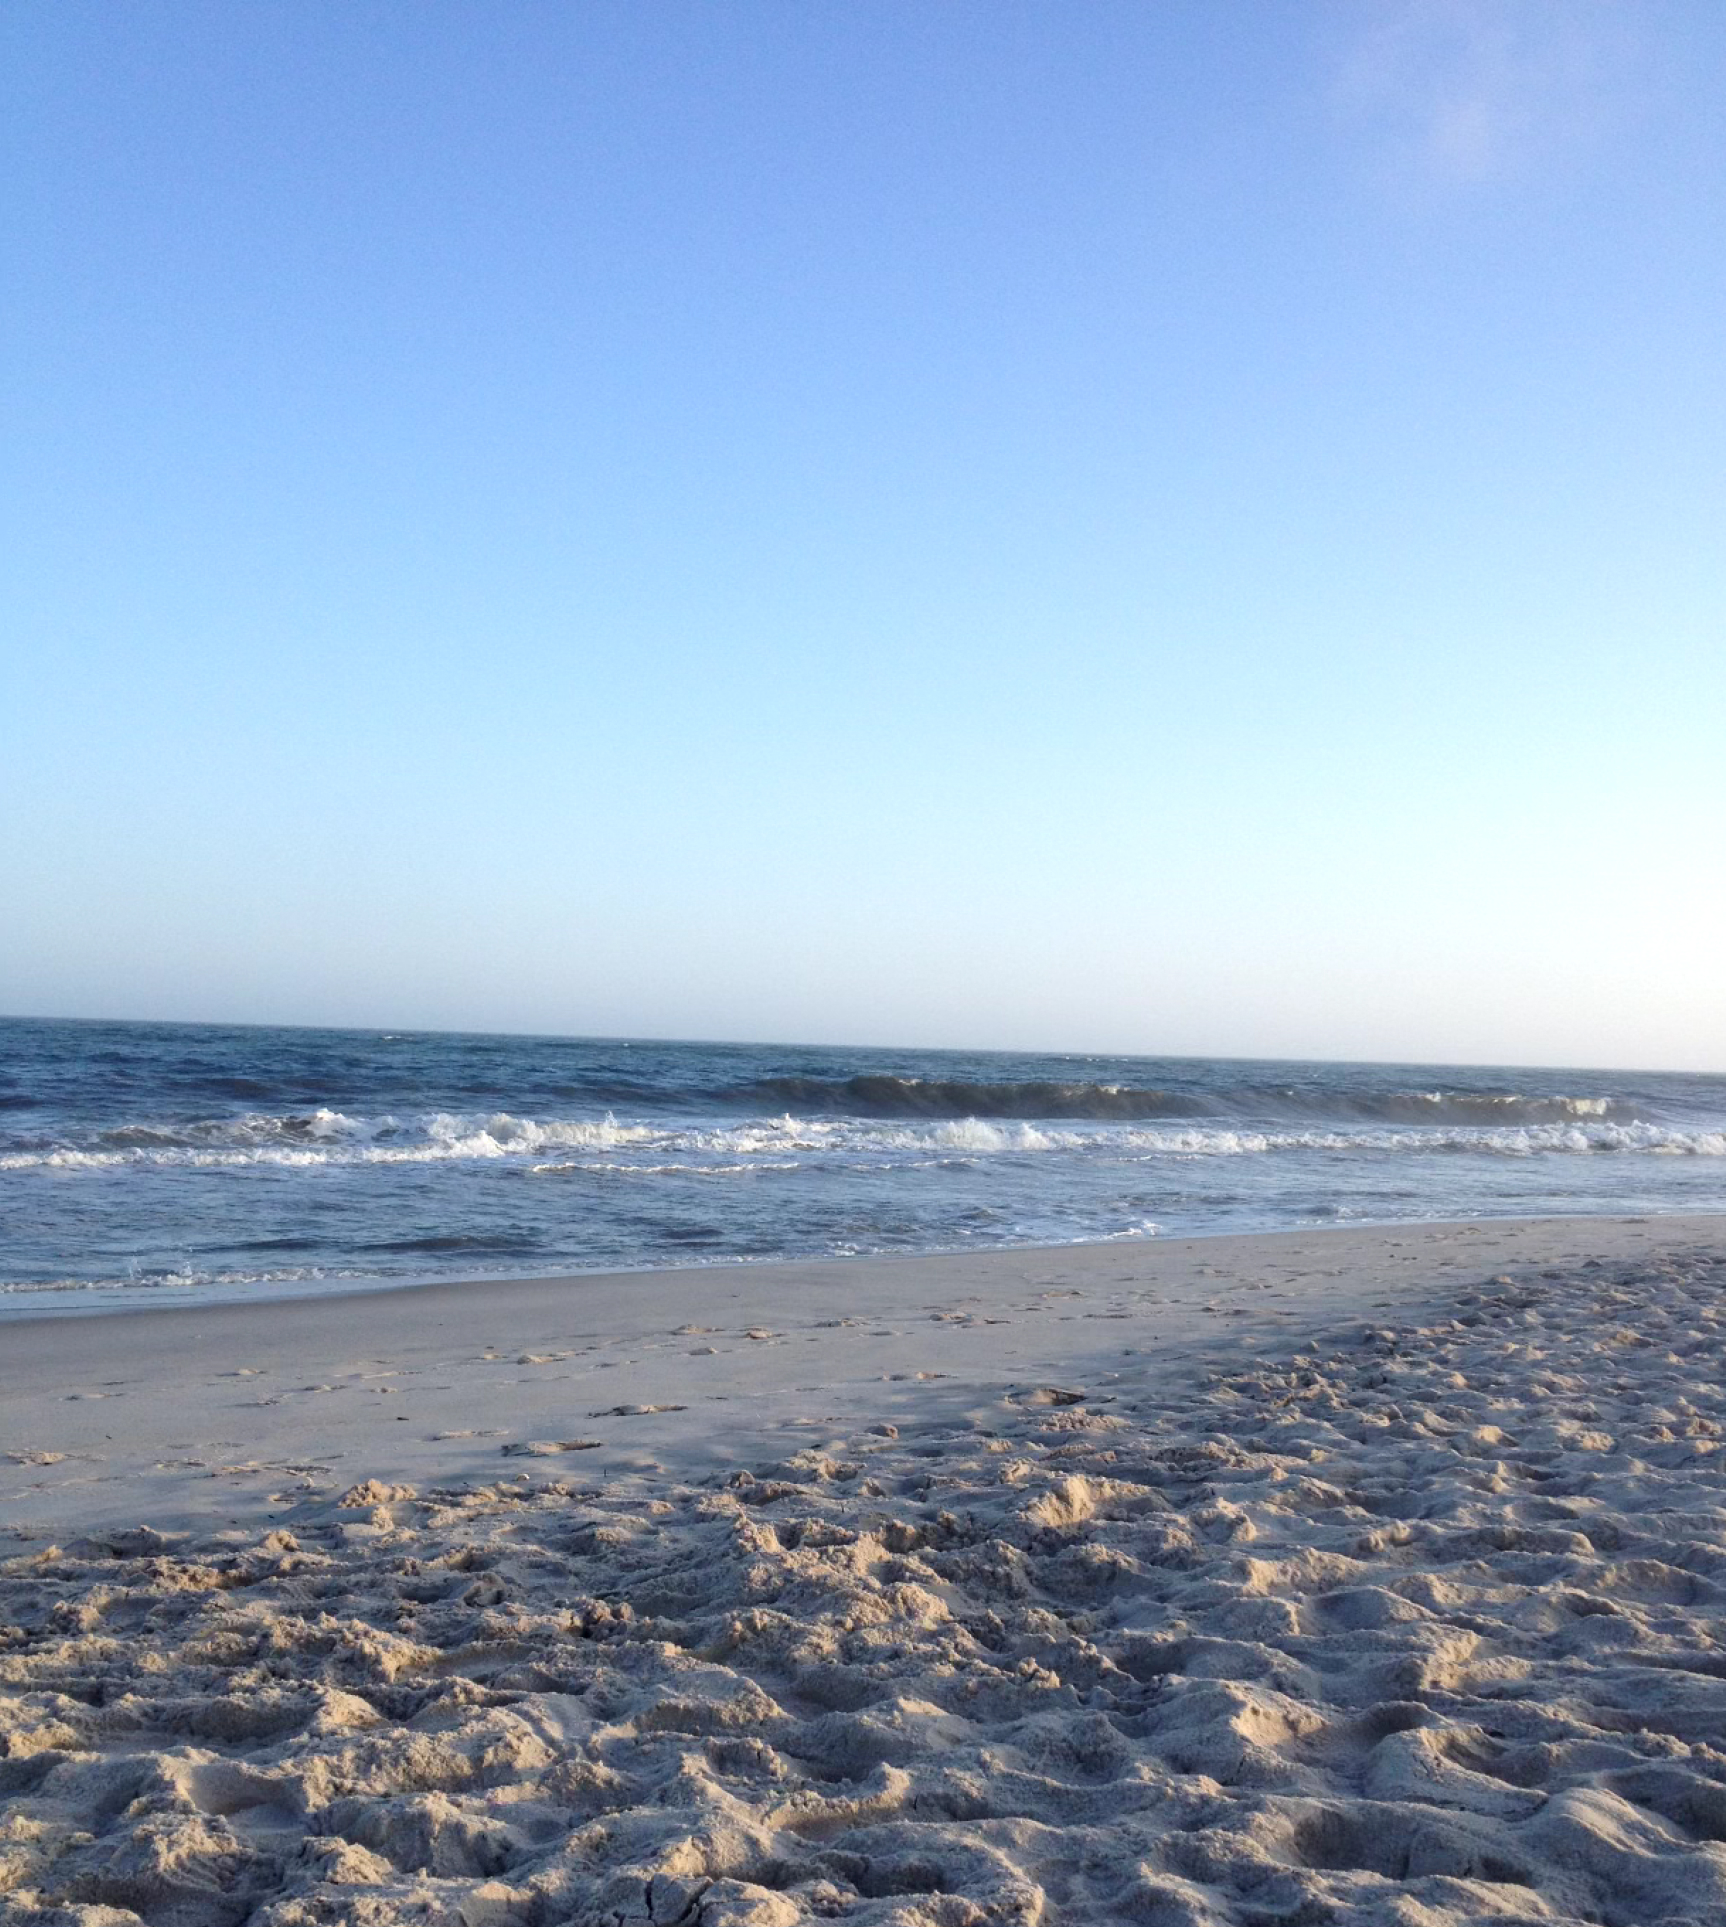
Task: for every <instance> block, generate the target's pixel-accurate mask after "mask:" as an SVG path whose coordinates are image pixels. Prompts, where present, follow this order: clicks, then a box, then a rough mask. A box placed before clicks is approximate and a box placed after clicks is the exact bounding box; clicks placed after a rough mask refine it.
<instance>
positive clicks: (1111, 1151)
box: [0, 1099, 1726, 1171]
mask: <svg viewBox="0 0 1726 1927" xmlns="http://www.w3.org/2000/svg"><path fill="white" fill-rule="evenodd" d="M1529 1101H1534V1100H1529ZM1543 1101H1544V1102H1547V1103H1556V1102H1558V1100H1556V1099H1551V1100H1543ZM1566 1101H1567V1102H1571V1103H1577V1104H1580V1103H1582V1102H1584V1101H1585V1100H1566ZM1444 1115H1445V1114H1444V1113H1442V1112H1435V1113H1433V1114H1431V1115H1430V1116H1429V1118H1428V1120H1426V1122H1425V1128H1421V1129H1413V1128H1409V1127H1408V1126H1407V1125H1401V1126H1380V1127H1378V1128H1371V1127H1368V1128H1359V1127H1357V1128H1354V1129H1325V1128H1318V1129H1314V1128H1310V1127H1308V1128H1303V1129H1278V1128H1275V1127H1267V1126H1262V1125H1254V1126H1247V1125H1227V1126H1221V1125H1211V1124H1196V1123H1193V1124H1185V1123H1183V1124H1176V1123H1173V1122H1171V1123H1167V1124H1159V1123H1156V1122H1155V1121H1152V1120H1145V1121H1136V1122H1135V1121H1128V1120H1112V1119H1109V1120H1106V1119H1097V1118H1093V1117H1089V1116H1083V1115H1077V1114H1076V1115H1075V1116H1074V1117H1072V1118H1070V1119H1068V1120H1067V1121H1066V1122H1065V1124H1064V1126H1056V1125H1048V1124H1041V1125H1040V1124H1034V1123H1032V1122H1030V1121H1029V1120H1026V1119H1020V1118H1010V1117H1006V1116H1001V1115H997V1116H995V1117H992V1118H991V1117H980V1116H976V1115H970V1116H965V1117H953V1118H948V1117H934V1118H922V1119H911V1118H905V1119H899V1120H889V1119H859V1118H834V1117H797V1116H793V1115H792V1114H791V1113H790V1112H786V1113H785V1114H783V1115H782V1116H779V1117H772V1118H754V1119H751V1120H749V1121H748V1122H740V1123H737V1124H728V1125H711V1126H697V1125H687V1126H671V1125H658V1124H641V1123H619V1122H618V1121H617V1119H616V1118H614V1117H604V1118H598V1119H594V1118H554V1119H549V1120H540V1119H535V1118H527V1117H516V1116H514V1115H512V1114H511V1113H509V1112H507V1111H499V1112H493V1113H491V1114H489V1115H486V1116H465V1115H460V1114H454V1113H449V1112H435V1113H433V1114H432V1115H430V1116H428V1117H422V1118H417V1119H405V1120H404V1119H400V1118H396V1117H393V1116H386V1117H381V1118H355V1117H349V1116H347V1115H345V1114H344V1113H342V1112H339V1111H327V1110H320V1111H313V1112H308V1113H292V1114H289V1115H285V1116H280V1117H272V1116H266V1115H262V1114H257V1113H253V1114H248V1115H247V1116H244V1117H239V1118H231V1119H225V1120H210V1121H206V1122H199V1123H191V1124H176V1125H134V1126H128V1127H126V1128H124V1129H120V1130H113V1131H106V1132H101V1133H98V1134H97V1135H96V1136H95V1137H94V1138H93V1140H92V1141H90V1142H88V1143H85V1144H75V1143H74V1144H67V1143H58V1144H41V1145H36V1146H32V1147H30V1148H28V1149H19V1150H14V1151H10V1152H7V1153H4V1154H0V1170H13V1171H18V1170H27V1169H32V1168H55V1169H60V1170H68V1171H70V1170H80V1169H86V1170H99V1169H105V1168H117V1167H123V1166H159V1167H164V1168H172V1167H180V1168H199V1167H220V1166H229V1167H240V1166H246V1165H276V1166H282V1167H290V1168H291V1167H311V1166H318V1165H389V1164H442V1163H474V1162H482V1161H487V1160H492V1161H495V1160H508V1161H515V1162H518V1163H521V1164H523V1165H524V1166H526V1167H528V1168H530V1169H534V1170H550V1169H554V1168H572V1167H573V1166H575V1165H579V1164H580V1163H581V1162H582V1161H583V1159H584V1157H585V1158H587V1159H595V1158H599V1157H601V1156H602V1155H604V1154H608V1153H616V1152H619V1151H624V1152H635V1153H637V1154H639V1155H642V1156H643V1157H644V1158H645V1159H646V1160H648V1162H646V1163H644V1164H643V1165H642V1166H641V1167H639V1168H658V1169H661V1170H668V1169H670V1168H671V1166H670V1165H669V1164H668V1163H667V1162H666V1160H667V1159H672V1160H684V1159H694V1160H697V1161H699V1162H700V1163H701V1164H702V1165H703V1167H704V1168H706V1169H708V1170H710V1171H711V1170H713V1169H715V1168H716V1164H717V1163H721V1162H723V1163H725V1164H728V1165H730V1166H731V1167H732V1168H734V1169H737V1170H746V1169H759V1168H764V1166H765V1163H766V1162H767V1161H773V1160H777V1161H779V1162H780V1163H783V1162H784V1160H786V1158H787V1157H788V1156H790V1157H793V1158H797V1157H809V1156H828V1157H852V1158H855V1157H859V1156H861V1157H875V1158H889V1159H894V1158H903V1157H904V1156H906V1155H909V1156H912V1157H927V1156H932V1155H934V1156H939V1155H947V1156H952V1155H960V1156H983V1157H988V1156H1000V1155H1006V1154H1014V1153H1019V1154H1030V1153H1042V1152H1051V1151H1066V1152H1072V1153H1080V1154H1092V1155H1099V1154H1100V1155H1114V1156H1119V1155H1122V1154H1127V1155H1133V1156H1138V1157H1159V1156H1161V1157H1181V1158H1202V1157H1243V1156H1254V1155H1264V1154H1269V1153H1277V1152H1294V1151H1309V1152H1321V1153H1323V1152H1331V1153H1369V1154H1370V1153H1385V1154H1404V1155H1408V1154H1417V1155H1418V1154H1422V1153H1425V1154H1431V1153H1434V1152H1446V1153H1468V1152H1472V1153H1475V1154H1478V1155H1485V1156H1500V1157H1534V1156H1539V1155H1542V1154H1579V1153H1582V1154H1586V1153H1612V1152H1618V1153H1652V1154H1660V1155H1666V1156H1690V1157H1726V1132H1722V1131H1710V1130H1680V1129H1676V1128H1673V1127H1669V1126H1666V1125H1659V1124H1650V1123H1643V1122H1635V1121H1633V1122H1628V1123H1619V1122H1615V1121H1613V1120H1611V1119H1610V1118H1608V1117H1605V1116H1603V1115H1602V1114H1601V1113H1600V1112H1599V1111H1598V1110H1596V1111H1580V1112H1578V1111H1573V1112H1570V1113H1568V1114H1566V1116H1565V1117H1564V1119H1563V1120H1562V1121H1553V1122H1548V1123H1530V1122H1522V1121H1516V1122H1512V1121H1510V1120H1512V1119H1520V1118H1521V1117H1522V1115H1523V1114H1522V1113H1521V1112H1520V1111H1517V1110H1515V1109H1509V1108H1507V1109H1506V1110H1505V1111H1503V1112H1501V1113H1497V1114H1496V1115H1498V1116H1500V1117H1501V1118H1503V1119H1504V1120H1505V1121H1503V1122H1499V1123H1497V1124H1493V1125H1480V1124H1464V1123H1458V1122H1444V1123H1440V1122H1438V1118H1439V1117H1442V1116H1444ZM1488 1115H1494V1114H1492V1113H1489V1114H1488ZM559 1154H561V1156H560V1155H559ZM740 1161H741V1162H740Z"/></svg>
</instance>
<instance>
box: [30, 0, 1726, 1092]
mask: <svg viewBox="0 0 1726 1927" xmlns="http://www.w3.org/2000/svg"><path fill="white" fill-rule="evenodd" d="M1723 97H1726V8H1722V7H1720V6H1719V5H1717V4H1716V0H1634V4H1632V3H1631V0H1370V3H1369V0H1313V3H1312V4H1308V3H1307V0H1231V4H1228V5H1219V4H1216V0H1158V4H1156V5H1147V4H1144V0H1131V3H1130V4H1120V3H1119V0H1087V3H1086V4H1085V5H1083V6H1077V7H1076V6H1072V5H1068V4H1064V3H1057V0H1047V3H1043V0H1038V3H1037V4H1024V3H1023V0H870V4H869V5H867V6H852V5H841V4H836V3H835V0H811V3H804V0H798V3H797V4H792V3H791V0H771V3H764V0H728V3H727V4H715V3H713V0H702V3H701V4H694V3H693V0H658V3H657V4H655V5H652V6H643V5H640V4H639V0H628V3H627V4H615V3H613V0H584V3H583V4H582V5H579V6H569V5H567V4H562V0H559V4H555V5H554V4H545V3H544V0H512V4H511V5H509V6H507V7H500V6H497V5H495V4H492V3H491V0H486V3H485V4H471V5H470V4H456V3H454V0H427V3H426V4H424V5H416V6H414V7H402V6H400V5H398V4H395V0H386V3H385V4H375V3H373V0H339V3H338V0H247V3H246V4H244V5H234V4H233V0H219V4H202V3H201V0H143V3H142V4H138V5H132V6H119V5H115V4H112V0H103V3H102V4H88V0H56V4H55V5H53V6H51V7H49V6H40V5H34V4H29V3H28V0H10V4H6V5H4V6H3V7H0V260H3V262H4V266H3V268H0V275H3V287H4V298H3V300H0V1010H4V1011H7V1012H10V1013H13V1014H20V1015H23V1014H41V1015H62V1016H109V1017H147V1018H186V1019H194V1020H196V1019H209V1020H221V1021H258V1022H290V1023H336V1024H343V1023H352V1024H360V1025H370V1024H385V1025H389V1026H393V1027H407V1026H423V1027H429V1028H477V1029H496V1030H523V1031H541V1032H574V1033H582V1034H598V1035H628V1036H673V1037H677V1036H682V1037H735V1038H751V1039H763V1040H806V1041H831V1042H852V1043H880V1044H905V1045H912V1044H921V1045H942V1044H952V1045H962V1046H972V1047H976V1046H993V1045H998V1046H1002V1047H1016V1048H1039V1047H1047V1048H1051V1049H1061V1050H1110V1051H1144V1052H1177V1053H1197V1054H1209V1053H1217V1054H1225V1055H1243V1056H1250V1055H1275V1056H1293V1057H1303V1056H1304V1057H1348V1058H1380V1059H1395V1060H1402V1061H1410V1060H1434V1061H1452V1062H1455V1061H1470V1062H1508V1063H1528V1064H1541V1063H1548V1064H1569V1065H1578V1064H1580V1065H1626V1066H1647V1067H1655V1066H1671V1067H1678V1068H1692V1069H1715V1070H1726V888H1723V871H1726V865H1723V862H1722V854H1723V851H1726V832H1723V816H1726V810H1723V797H1726V785H1723V783H1722V755H1721V748H1722V745H1723V744H1726V633H1723V630H1726V622H1723V610H1726V600H1723V590H1726V542H1723V539H1722V537H1723V531H1726V517H1723V510H1726V462H1723V461H1722V450H1723V449H1726V354H1723V352H1722V350H1723V346H1726V245H1723V243H1726V117H1723V116H1722V115H1721V113H1720V106H1719V103H1720V101H1721V99H1722V98H1723Z"/></svg>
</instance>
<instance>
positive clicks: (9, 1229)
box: [0, 1020, 1726, 1312]
mask: <svg viewBox="0 0 1726 1927" xmlns="http://www.w3.org/2000/svg"><path fill="white" fill-rule="evenodd" d="M1723 1207H1726V1078H1721V1077H1704V1076H1678V1075H1665V1074H1627V1073H1622V1072H1605V1071H1567V1072H1555V1071H1549V1070H1542V1071H1526V1070H1508V1069H1502V1068H1482V1069H1458V1068H1456V1067H1455V1066H1450V1067H1446V1068H1437V1067H1433V1066H1422V1065H1410V1064H1398V1065H1384V1064H1297V1063H1248V1062H1239V1061H1224V1060H1199V1059H1191V1058H1147V1057H1094V1056H1082V1057H1056V1056H1042V1055H1015V1054H1009V1053H1002V1052H961V1051H917V1050H903V1051H888V1050H845V1049H827V1048H812V1047H804V1046H791V1045H784V1046H781V1045H755V1044H675V1043H654V1042H650V1041H642V1040H630V1041H621V1040H612V1039H593V1038H564V1037H487V1036H462V1035H427V1034H408V1033H402V1034H396V1033H386V1032H378V1031H325V1030H287V1029H280V1030H278V1029H254V1028H228V1027H222V1026H216V1025H178V1024H119V1023H51V1022H43V1021H35V1020H4V1021H0V1312H3V1311H6V1310H10V1311H13V1312H20V1311H31V1312H40V1311H44V1310H50V1309H57V1308H63V1309H93V1308H96V1307H97V1306H104V1307H114V1308H118V1307H121V1306H124V1305H128V1304H145V1303H162V1302H164V1300H178V1299H185V1298H202V1299H210V1298H215V1297H224V1298H226V1297H244V1296H254V1295H257V1294H260V1293H273V1292H281V1291H295V1292H298V1291H316V1290H321V1289H327V1288H329V1287H331V1286H334V1285H345V1284H346V1285H351V1284H352V1283H354V1282H357V1281H361V1280H369V1281H374V1282H384V1281H388V1280H398V1281H406V1280H409V1279H418V1278H428V1277H438V1276H443V1277H452V1278H454V1277H463V1278H480V1277H484V1276H488V1275H510V1274H517V1275H519V1274H528V1275H531V1274H535V1273H545V1272H561V1271H576V1270H594V1269H615V1268H622V1267H631V1266H647V1265H664V1264H688V1263H690V1262H693V1261H700V1260H708V1261H726V1260H732V1261H735V1260H741V1259H755V1258H779V1257H788V1256H800V1255H840V1254H852V1253H868V1252H900V1253H903V1252H915V1251H941V1250H954V1249H965V1248H974V1247H979V1246H988V1245H1008V1244H1024V1243H1036V1244H1053V1243H1061V1242H1066V1241H1069V1240H1080V1239H1102V1238H1148V1237H1154V1236H1157V1235H1172V1234H1179V1233H1189V1232H1205V1231H1234V1230H1257V1229H1274V1228H1278V1227H1282V1226H1293V1225H1311V1224H1338V1223H1350V1222H1375V1221H1377V1222H1386V1221H1399V1220H1413V1219H1431V1218H1447V1217H1462V1216H1476V1215H1489V1216H1490V1215H1515V1216H1524V1215H1530V1214H1538V1213H1545V1212H1620V1211H1632V1212H1655V1211H1706V1210H1715V1209H1720V1208H1723Z"/></svg>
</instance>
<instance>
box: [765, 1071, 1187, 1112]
mask: <svg viewBox="0 0 1726 1927" xmlns="http://www.w3.org/2000/svg"><path fill="white" fill-rule="evenodd" d="M727 1095H728V1096H730V1097H732V1098H734V1099H740V1100H745V1101H748V1102H756V1103H767V1104H774V1105H778V1104H784V1105H787V1106H792V1107H795V1108H797V1109H799V1110H806V1111H817V1112H829V1113H837V1114H839V1115H842V1116H851V1117H978V1118H987V1117H1016V1118H1055V1117H1089V1118H1150V1117H1202V1116H1203V1115H1204V1114H1205V1111H1206V1108H1207V1107H1206V1106H1205V1105H1204V1104H1203V1103H1201V1102H1200V1101H1199V1100H1198V1099H1197V1098H1193V1097H1185V1096H1181V1095H1179V1094H1178V1093H1176V1092H1173V1091H1158V1090H1143V1089H1139V1088H1137V1087H1135V1086H1133V1085H1129V1084H1056V1083H1047V1082H1043V1081H1036V1080H1034V1081H1030V1082H1013V1083H1005V1084H978V1083H970V1082H965V1081H955V1082H949V1081H945V1080H940V1079H932V1078H922V1077H888V1076H885V1075H879V1074H865V1075H859V1076H857V1077H840V1078H827V1077H763V1078H760V1079H758V1080H757V1081H756V1082H755V1083H753V1084H743V1085H739V1086H738V1087H737V1088H736V1089H735V1090H733V1091H731V1092H728V1093H727Z"/></svg>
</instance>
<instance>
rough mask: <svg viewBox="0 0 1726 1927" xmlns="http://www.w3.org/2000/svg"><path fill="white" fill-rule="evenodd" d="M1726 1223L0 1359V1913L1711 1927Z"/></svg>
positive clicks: (88, 1331) (945, 1275) (162, 1342)
mask: <svg viewBox="0 0 1726 1927" xmlns="http://www.w3.org/2000/svg"><path fill="white" fill-rule="evenodd" d="M1723 1282H1726V1220H1723V1219H1721V1218H1717V1217H1699V1218H1678V1217H1661V1218H1654V1219H1592V1220H1582V1219H1571V1220H1528V1221H1519V1222H1517V1221H1513V1222H1496V1223H1459V1224H1443V1225H1415V1226H1404V1227H1400V1228H1393V1229H1385V1230H1347V1231H1310V1232H1290V1233H1279V1234H1269V1235H1264V1236H1256V1237H1233V1238H1209V1239H1190V1240H1180V1241H1176V1240H1170V1241H1167V1242H1164V1241H1155V1242H1148V1243H1119V1244H1105V1245H1090V1246H1076V1247H1062V1248H1057V1249H1044V1250H1019V1251H1010V1252H996V1253H990V1254H986V1255H975V1256H972V1255H964V1256H954V1257H936V1258H916V1259H905V1260H891V1261H889V1260H871V1261H859V1262H825V1263H811V1264H786V1265H762V1266H750V1267H734V1268H721V1267H711V1268H703V1269H700V1270H692V1271H686V1272H655V1273H641V1274H626V1275H620V1276H614V1277H607V1278H579V1279H546V1280H538V1281H528V1282H518V1283H510V1284H486V1285H476V1286H450V1285H440V1286H435V1287H425V1288H418V1289H413V1290H402V1291H391V1292H375V1293H369V1294H355V1295H351V1296H347V1297H342V1298H334V1297H328V1298H319V1299H301V1300H294V1301H280V1302H273V1303H267V1304H257V1305H251V1306H243V1305H242V1306H235V1305H229V1306H217V1307H211V1308H208V1309H180V1310H171V1311H168V1310H164V1311H156V1312H138V1313H127V1314H123V1315H116V1316H89V1317H62V1318H55V1319H32V1320H17V1321H10V1322H8V1323H6V1324H5V1325H4V1326H3V1327H0V1555H3V1563H0V1618H3V1619H4V1622H5V1624H4V1630H3V1631H0V1794H3V1795H4V1798H5V1809H4V1819H3V1820H0V1916H3V1917H4V1918H6V1919H8V1920H12V1919H16V1920H18V1921H21V1922H22V1921H28V1922H32V1923H47V1922H56V1923H59V1922H66V1923H71V1922H80V1923H85V1924H86V1927H119V1924H120V1923H123V1922H131V1921H133V1920H142V1921H144V1922H147V1923H149V1924H150V1927H238V1924H239V1923H241V1922H254V1923H257V1924H258V1927H310V1924H311V1923H326V1922H328V1923H335V1922H348V1921H353V1922H377V1923H385V1922H395V1921H404V1922H405V1921H409V1920H413V1921H433V1922H447V1923H451V1927H454V1924H455V1923H461V1927H479V1923H482V1922H483V1923H489V1922H516V1921H519V1922H522V1923H546V1924H547V1927H550V1924H551V1923H565V1922H567V1923H572V1924H573V1923H587V1922H593V1923H600V1922H604V1923H607V1924H608V1927H616V1924H617V1923H621V1922H627V1921H632V1920H640V1921H654V1922H658V1923H666V1922H686V1923H691V1924H693V1923H697V1922H699V1923H703V1924H704V1927H743V1923H751V1924H753V1927H790V1923H794V1922H798V1921H805V1920H816V1919H838V1920H845V1921H851V1922H857V1923H869V1927H885V1924H886V1923H894V1927H979V1924H980V1923H982V1922H985V1921H1021V1922H1035V1921H1049V1922H1091V1921H1117V1920H1118V1921H1123V1922H1127V1921H1131V1922H1141V1923H1152V1924H1153V1927H1201V1924H1204V1923H1219V1924H1220V1923H1235V1924H1237V1927H1271V1924H1272V1923H1291V1924H1292V1923H1297V1922H1299V1923H1309V1922H1311V1923H1317V1922H1326V1921H1361V1922H1369V1921H1371V1922H1379V1921H1382V1922H1386V1923H1396V1924H1397V1927H1439V1924H1442V1927H1462V1923H1474V1924H1477V1927H1485V1923H1498V1922H1506V1923H1508V1922H1512V1921H1515V1922H1524V1921H1528V1922H1533V1921H1540V1922H1555V1921H1556V1922H1591V1923H1607V1924H1608V1927H1681V1924H1687V1927H1703V1923H1707V1922H1714V1921H1718V1920H1720V1919H1722V1918H1726V1845H1722V1844H1721V1843H1723V1842H1726V1686H1723V1685H1722V1680H1723V1679H1726V1641H1723V1640H1722V1637H1721V1631H1722V1615H1721V1602H1722V1600H1723V1599H1726V1507H1723V1503H1722V1500H1723V1493H1722V1469H1721V1468H1722V1458H1721V1454H1720V1452H1719V1450H1718V1446H1719V1440H1720V1436H1721V1422H1722V1416H1723V1415H1722V1410H1721V1385H1722V1382H1723V1379H1726V1327H1723V1325H1722V1321H1721V1314H1720V1302H1721V1300H1720V1293H1721V1287H1722V1283H1723Z"/></svg>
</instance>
